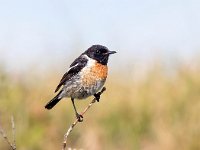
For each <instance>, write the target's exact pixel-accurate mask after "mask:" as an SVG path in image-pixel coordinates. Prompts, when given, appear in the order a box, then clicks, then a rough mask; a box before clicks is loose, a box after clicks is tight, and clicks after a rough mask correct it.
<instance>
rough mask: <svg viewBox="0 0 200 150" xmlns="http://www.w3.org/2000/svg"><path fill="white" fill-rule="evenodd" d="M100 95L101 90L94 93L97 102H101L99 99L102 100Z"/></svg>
mask: <svg viewBox="0 0 200 150" xmlns="http://www.w3.org/2000/svg"><path fill="white" fill-rule="evenodd" d="M100 95H101V94H100V92H99V93H96V94H94V97H95V99H96V100H97V102H99V100H100Z"/></svg>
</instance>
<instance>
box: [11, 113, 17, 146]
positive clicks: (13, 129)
mask: <svg viewBox="0 0 200 150" xmlns="http://www.w3.org/2000/svg"><path fill="white" fill-rule="evenodd" d="M11 124H12V135H13V144H12V146H13V147H14V149H16V140H15V122H14V117H13V116H11Z"/></svg>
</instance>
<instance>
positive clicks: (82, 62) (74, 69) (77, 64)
mask: <svg viewBox="0 0 200 150" xmlns="http://www.w3.org/2000/svg"><path fill="white" fill-rule="evenodd" d="M87 61H88V60H87V58H86V57H84V56H83V55H81V56H79V57H78V58H77V59H75V60H74V62H73V63H72V64H71V65H70V68H69V70H68V71H67V72H66V73H65V74H64V75H63V77H62V79H61V80H60V83H59V84H58V86H57V87H56V90H55V92H57V91H58V90H59V89H60V87H61V86H62V85H63V84H65V82H66V81H68V80H69V79H71V78H72V77H73V76H74V75H76V74H78V73H79V71H80V70H81V69H82V68H83V67H85V66H86V64H87Z"/></svg>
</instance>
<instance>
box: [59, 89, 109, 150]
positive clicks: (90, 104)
mask: <svg viewBox="0 0 200 150" xmlns="http://www.w3.org/2000/svg"><path fill="white" fill-rule="evenodd" d="M105 90H106V88H105V87H103V88H102V90H101V91H100V92H99V93H98V94H99V96H100V95H101V94H102V93H103V92H104V91H105ZM96 100H97V99H96V97H95V98H94V99H93V100H92V101H91V102H90V103H89V105H88V106H87V107H86V108H85V110H84V111H83V112H82V113H81V115H82V116H83V115H84V114H85V113H86V112H87V111H88V109H89V108H90V107H91V106H92V105H93V104H94V103H95V102H96ZM78 122H79V121H78V119H76V120H75V121H74V123H72V124H71V126H70V127H69V129H68V130H67V132H66V133H65V135H64V141H63V147H62V150H66V146H67V138H68V136H69V134H70V133H71V132H72V130H73V128H74V127H75V125H76V124H77V123H78Z"/></svg>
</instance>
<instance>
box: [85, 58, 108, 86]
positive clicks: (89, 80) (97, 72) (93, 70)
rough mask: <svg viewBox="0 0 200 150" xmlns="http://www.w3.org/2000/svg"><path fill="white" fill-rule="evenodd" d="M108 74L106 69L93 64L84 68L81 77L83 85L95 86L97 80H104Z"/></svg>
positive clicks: (104, 66) (103, 66)
mask: <svg viewBox="0 0 200 150" xmlns="http://www.w3.org/2000/svg"><path fill="white" fill-rule="evenodd" d="M107 74H108V67H107V66H106V65H102V64H100V63H97V62H95V63H94V65H93V66H91V67H88V68H85V70H84V73H83V75H82V82H83V84H84V85H86V86H88V85H92V84H93V85H95V84H96V83H97V81H99V80H105V79H106V77H107Z"/></svg>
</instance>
